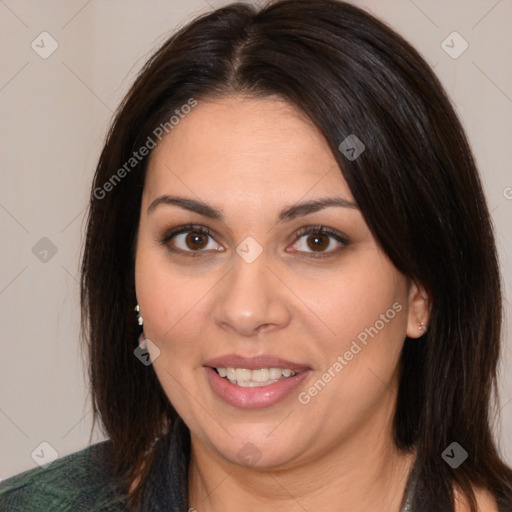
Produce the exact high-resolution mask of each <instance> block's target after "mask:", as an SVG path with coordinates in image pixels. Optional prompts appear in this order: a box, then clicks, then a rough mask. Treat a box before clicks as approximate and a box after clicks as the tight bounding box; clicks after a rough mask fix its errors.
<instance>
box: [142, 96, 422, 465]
mask: <svg viewBox="0 0 512 512" xmlns="http://www.w3.org/2000/svg"><path fill="white" fill-rule="evenodd" d="M340 142H341V141H340ZM363 142H364V141H363ZM163 196H169V197H168V198H167V199H162V197H163ZM173 198H174V199H173ZM176 198H179V201H178V200H176ZM319 200H322V201H325V202H326V203H325V204H324V205H323V206H322V204H319V203H318V204H317V203H315V202H316V201H319ZM328 200H331V202H329V201H328ZM196 202H197V203H201V204H204V206H201V207H199V206H198V205H197V204H196ZM310 203H311V204H310ZM315 204H316V206H315ZM308 205H309V206H308ZM190 224H192V225H193V227H188V228H187V227H185V228H184V229H183V232H181V233H179V234H175V235H174V236H172V235H171V234H170V232H171V231H172V230H176V228H180V227H183V226H187V225H190ZM320 227H322V228H323V229H324V232H323V233H321V232H319V230H320ZM201 230H208V233H209V234H208V233H206V232H203V231H201ZM178 231H180V230H179V229H178ZM136 293H137V299H138V302H139V304H140V311H141V315H142V317H143V318H144V332H145V336H146V338H147V339H149V340H150V341H151V343H149V346H150V352H152V353H153V355H154V356H156V354H157V351H156V350H155V348H154V347H155V346H156V347H157V348H158V350H159V351H160V353H159V355H158V356H157V357H155V359H154V361H153V367H154V370H155V372H156V374H157V376H158V379H159V381H160V383H161V385H162V387H163V389H164V391H165V393H166V394H167V396H168V398H169V400H170V401H171V403H172V404H173V406H174V407H175V409H176V410H177V411H178V413H179V414H180V416H181V417H182V418H183V419H184V421H185V422H186V424H187V425H188V426H189V428H190V430H191V433H192V436H193V442H194V443H195V444H196V446H201V447H203V448H204V449H205V450H207V451H209V453H210V454H213V455H214V456H216V457H218V458H220V459H222V460H224V461H231V462H233V463H236V464H248V465H251V464H252V465H256V466H259V467H267V468H276V467H282V468H284V467H292V466H294V465H296V464H300V463H301V462H307V461H308V460H309V461H310V460H313V459H315V458H316V457H319V456H321V455H322V454H327V453H333V452H336V450H338V449H339V448H340V447H342V446H349V445H350V443H352V442H360V441H361V440H363V439H366V440H367V444H368V439H370V438H371V437H369V436H377V437H379V436H380V437H382V436H384V437H386V438H387V437H388V436H390V435H391V433H390V425H391V420H392V416H393V407H394V404H395V397H396V383H397V363H398V359H399V355H400V350H401V348H402V344H403V341H404V338H405V336H406V334H408V335H409V336H412V337H414V336H418V335H419V334H420V333H419V332H418V329H417V321H418V319H419V320H423V321H424V320H425V318H423V317H421V318H418V311H419V309H418V307H417V303H419V299H418V293H419V292H418V291H417V289H416V287H415V285H414V284H412V283H410V282H409V280H408V279H406V278H405V277H404V276H403V275H402V274H400V273H399V272H398V271H397V269H396V268H395V267H394V266H393V264H392V263H391V262H390V260H389V259H388V258H387V256H386V254H385V253H384V252H383V251H382V250H381V249H380V248H379V246H378V245H377V243H376V241H375V239H374V238H373V236H372V234H371V233H370V231H369V229H368V227H367V225H366V223H365V221H364V220H363V216H362V215H361V212H360V211H359V210H358V208H357V206H356V205H355V204H354V202H353V197H352V195H351V193H350V190H349V189H348V187H347V184H346V183H345V180H344V179H343V177H342V174H341V171H340V169H339V167H338V165H337V163H336V160H335V159H334V157H333V155H332V153H331V151H330V149H329V147H328V146H327V143H326V142H325V140H324V139H323V137H322V135H321V134H320V132H319V131H318V130H317V129H316V128H315V127H314V125H313V124H312V123H311V122H309V121H308V120H307V119H306V118H305V117H304V116H303V115H301V114H300V113H299V112H298V110H297V109H295V108H294V107H292V106H291V105H289V104H288V103H286V102H284V101H282V100H278V99H272V98H267V99H259V100H256V99H247V98H242V97H231V98H228V99H222V100H217V101H203V100H202V101H199V102H198V104H197V106H196V107H195V108H193V109H192V110H191V112H190V113H189V114H188V115H187V116H185V117H184V118H183V119H181V120H180V122H179V124H177V125H176V126H174V128H173V129H172V131H170V132H169V134H168V135H166V137H164V138H163V139H162V141H161V143H160V144H159V145H158V146H157V147H156V148H155V149H154V151H153V153H152V156H151V160H150V163H149V167H148V172H147V177H146V182H145V187H144V191H143V198H142V209H141V212H140V226H139V233H138V242H137V253H136ZM219 368H221V369H220V370H219ZM232 368H233V369H232ZM283 370H284V371H283ZM292 372H296V374H295V375H294V374H293V373H292ZM219 373H220V375H219ZM226 374H227V375H226ZM290 374H291V376H290ZM221 375H226V376H225V377H223V376H221ZM228 378H230V380H228ZM372 439H373V442H374V441H375V439H376V438H372Z"/></svg>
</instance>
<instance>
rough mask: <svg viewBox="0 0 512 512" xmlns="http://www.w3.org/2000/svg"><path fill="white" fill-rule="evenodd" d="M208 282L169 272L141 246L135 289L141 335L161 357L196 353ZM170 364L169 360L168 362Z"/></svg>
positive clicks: (202, 322) (205, 306)
mask: <svg viewBox="0 0 512 512" xmlns="http://www.w3.org/2000/svg"><path fill="white" fill-rule="evenodd" d="M210 281H211V279H209V278H204V279H194V278H193V277H187V276H184V275H181V274H180V273H178V272H175V271H172V270H171V269H170V268H169V265H168V264H167V265H166V264H165V262H163V261H161V256H160V255H158V254H156V251H150V250H147V249H146V248H145V246H144V244H143V243H142V242H141V245H140V246H139V248H138V251H137V260H136V270H135V286H136V293H137V300H138V301H139V304H140V308H141V315H142V317H143V319H144V334H145V336H146V337H147V338H149V339H150V340H151V341H153V342H154V343H155V344H156V345H157V346H158V348H159V349H160V351H161V352H162V353H163V354H165V353H167V354H171V353H172V354H173V355H174V356H175V357H176V356H180V357H181V356H182V355H185V354H190V353H196V354H197V353H198V351H197V346H196V345H197V343H198V341H199V340H200V339H201V336H200V335H201V332H204V327H203V324H204V321H205V319H207V318H209V315H208V311H206V308H207V305H206V300H203V299H204V298H205V297H206V296H207V294H208V291H209V290H210V289H211V287H212V284H213V282H212V283H210ZM169 360H170V361H173V359H171V358H170V359H169Z"/></svg>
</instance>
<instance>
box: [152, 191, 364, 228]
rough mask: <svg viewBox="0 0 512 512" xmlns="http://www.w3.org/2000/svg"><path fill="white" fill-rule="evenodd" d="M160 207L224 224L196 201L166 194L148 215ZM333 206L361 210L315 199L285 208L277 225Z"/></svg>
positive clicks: (215, 212)
mask: <svg viewBox="0 0 512 512" xmlns="http://www.w3.org/2000/svg"><path fill="white" fill-rule="evenodd" d="M159 205H168V206H179V207H180V208H183V209H185V210H189V211H191V212H195V213H198V214H199V215H203V216H204V217H209V218H210V219H215V220H219V221H221V222H224V213H223V211H222V210H220V209H218V208H215V207H213V206H211V205H209V204H207V203H204V202H202V201H198V200H195V199H190V198H185V197H177V196H170V195H167V194H164V195H162V196H159V197H157V198H156V199H155V200H154V201H152V203H151V204H150V205H149V207H148V210H147V213H148V215H149V214H150V213H151V212H152V211H154V210H155V208H156V207H157V206H159ZM332 206H338V207H342V208H352V209H355V210H359V207H358V206H357V204H356V203H354V202H352V201H348V200H347V199H343V198H341V197H326V198H320V199H314V200H311V201H306V202H304V203H299V204H295V205H293V206H290V207H287V208H284V209H283V210H281V212H280V213H279V215H278V216H277V218H276V224H279V223H282V222H285V221H291V220H293V219H295V218H297V217H301V216H303V215H309V214H311V213H315V212H318V211H320V210H323V209H324V208H329V207H332Z"/></svg>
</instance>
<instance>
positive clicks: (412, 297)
mask: <svg viewBox="0 0 512 512" xmlns="http://www.w3.org/2000/svg"><path fill="white" fill-rule="evenodd" d="M408 305H409V307H408V319H407V336H408V337H409V338H420V337H421V336H423V335H424V334H425V332H426V331H427V327H428V322H429V320H430V306H431V301H430V297H429V295H428V293H427V292H426V290H425V288H423V287H422V286H420V285H418V284H417V283H415V282H414V281H411V284H410V289H409V298H408Z"/></svg>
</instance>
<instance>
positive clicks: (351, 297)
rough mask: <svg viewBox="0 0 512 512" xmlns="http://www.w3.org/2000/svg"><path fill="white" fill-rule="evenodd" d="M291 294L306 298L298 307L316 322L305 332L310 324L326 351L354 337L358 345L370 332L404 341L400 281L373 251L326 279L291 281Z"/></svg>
mask: <svg viewBox="0 0 512 512" xmlns="http://www.w3.org/2000/svg"><path fill="white" fill-rule="evenodd" d="M295 290H296V291H297V295H298V296H300V297H305V298H307V300H306V301H304V302H305V303H306V305H307V307H308V308H309V310H310V311H311V312H312V313H313V314H314V315H315V318H316V323H315V322H314V321H312V322H311V323H310V328H313V324H315V325H314V328H315V329H316V337H317V339H318V334H319V333H322V337H323V339H324V343H326V344H327V347H326V348H329V347H331V346H332V347H333V348H335V349H336V350H339V349H341V348H343V347H344V346H345V345H347V343H348V344H349V345H350V341H351V340H353V339H355V338H357V336H358V335H359V334H360V333H362V335H361V338H363V339H364V334H365V333H366V332H367V331H366V330H371V332H372V333H375V330H374V328H375V326H376V328H377V330H378V331H379V335H382V336H381V337H384V338H389V339H390V340H394V339H398V340H403V337H404V336H405V329H406V322H405V316H406V315H405V314H404V313H405V311H406V305H405V299H406V293H405V280H404V278H403V277H402V276H401V275H400V274H399V273H398V271H397V270H396V269H395V268H394V266H393V265H392V264H391V262H389V261H388V260H387V259H385V258H383V257H382V256H381V255H380V253H378V252H377V251H368V252H367V253H363V254H362V255H359V257H358V258H353V259H348V258H347V260H346V261H345V265H342V266H340V269H339V271H336V272H331V273H330V274H329V276H328V277H327V276H318V279H307V280H304V279H301V278H297V285H296V288H295ZM393 305H395V306H394V307H393ZM304 311H305V312H306V310H304ZM318 328H320V331H318ZM314 334H315V332H312V333H311V335H314ZM402 335H403V336H402Z"/></svg>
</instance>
